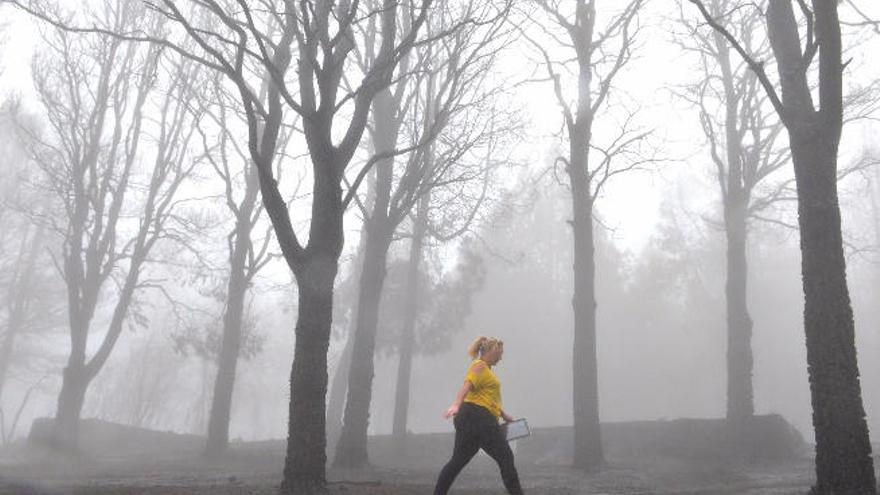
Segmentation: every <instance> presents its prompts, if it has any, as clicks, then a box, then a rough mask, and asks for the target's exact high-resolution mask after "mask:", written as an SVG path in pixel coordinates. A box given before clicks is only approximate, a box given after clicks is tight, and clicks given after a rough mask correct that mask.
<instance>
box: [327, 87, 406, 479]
mask: <svg viewBox="0 0 880 495" xmlns="http://www.w3.org/2000/svg"><path fill="white" fill-rule="evenodd" d="M399 107H400V100H399V99H396V98H395V96H394V95H393V93H392V92H391V90H390V89H388V88H385V89H383V90H382V91H380V92H379V93H378V94H377V95H376V98H375V100H374V101H373V121H374V130H373V133H372V140H373V147H374V149H375V151H376V153H385V152H390V151H391V150H393V149H394V147H395V145H396V143H397V136H398V133H399V131H400V125H401V119H400V118H399V116H398V112H399ZM393 172H394V158H385V159H383V160H380V161H379V162H378V163H377V164H376V198H375V203H374V204H373V210H372V212H371V214H370V216H369V217H368V218H367V219H366V220H364V230H365V231H366V244H365V246H364V261H363V266H362V268H361V278H360V284H359V288H358V305H357V315H356V327H355V332H354V344H353V348H352V354H351V369H350V370H349V374H348V397H347V399H346V401H345V415H344V417H343V421H342V434H341V435H340V437H339V442H338V443H337V445H336V456H335V458H334V463H335V464H336V465H338V466H345V467H357V466H363V465H365V464H367V463H368V462H369V459H368V455H367V428H368V426H369V423H370V402H371V400H372V395H373V374H374V372H373V369H374V363H373V354H374V352H375V349H376V327H377V325H378V321H379V304H380V302H381V299H382V286H383V285H384V284H385V273H386V259H387V257H388V248H389V247H390V246H391V241H392V236H393V234H394V229H395V228H396V224H395V223H394V221H393V220H392V219H391V218H390V214H389V211H388V210H389V204H390V199H391V188H392V183H393V180H394V174H393Z"/></svg>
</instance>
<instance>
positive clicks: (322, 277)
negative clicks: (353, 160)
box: [281, 218, 341, 495]
mask: <svg viewBox="0 0 880 495" xmlns="http://www.w3.org/2000/svg"><path fill="white" fill-rule="evenodd" d="M340 220H341V218H340ZM322 254H323V253H322ZM322 254H316V255H313V256H310V257H308V258H307V259H304V260H302V262H301V263H298V264H297V266H296V270H295V271H294V274H295V276H296V280H297V287H298V301H299V315H298V318H297V322H296V330H295V334H296V345H295V348H294V356H293V366H292V367H291V371H290V394H291V395H290V396H291V398H295V399H296V400H291V401H290V416H289V420H288V440H287V455H286V458H285V462H284V481H283V482H282V484H281V492H282V493H284V494H290V495H293V494H300V493H306V494H310V493H322V492H323V491H324V488H325V483H326V479H327V476H326V469H327V468H326V462H327V454H326V437H325V433H326V423H325V420H326V418H325V416H324V413H325V412H324V400H325V398H326V394H327V350H328V349H329V346H330V324H331V322H332V318H333V281H334V279H335V278H336V272H337V270H338V268H339V264H338V263H339V258H338V255H337V256H327V255H322Z"/></svg>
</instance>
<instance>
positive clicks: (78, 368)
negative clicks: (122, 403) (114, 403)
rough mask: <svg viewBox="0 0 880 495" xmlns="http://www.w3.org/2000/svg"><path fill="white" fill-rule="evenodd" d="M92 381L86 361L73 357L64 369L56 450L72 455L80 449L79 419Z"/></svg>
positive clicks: (57, 418) (56, 420)
mask: <svg viewBox="0 0 880 495" xmlns="http://www.w3.org/2000/svg"><path fill="white" fill-rule="evenodd" d="M90 381H91V380H90V379H89V375H88V372H87V371H86V366H85V363H84V360H81V359H76V357H74V356H71V359H70V361H69V362H68V364H67V367H66V368H64V373H63V377H62V382H61V393H60V394H59V395H58V411H57V412H56V413H55V425H54V431H53V438H52V443H53V446H54V447H55V448H57V449H60V450H62V451H66V452H70V453H73V452H76V451H77V450H78V449H79V418H80V414H81V413H82V408H83V402H85V397H86V390H87V389H88V386H89V382H90Z"/></svg>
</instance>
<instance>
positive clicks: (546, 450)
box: [0, 418, 880, 495]
mask: <svg viewBox="0 0 880 495" xmlns="http://www.w3.org/2000/svg"><path fill="white" fill-rule="evenodd" d="M768 421H769V423H768V424H771V425H772V424H776V426H774V427H773V428H771V429H764V430H756V431H757V432H758V433H759V434H756V435H755V438H757V439H759V440H760V441H759V442H758V443H754V442H753V443H752V444H750V446H749V448H751V449H752V450H751V451H750V452H752V453H751V454H747V455H737V456H730V455H729V450H730V449H729V448H728V447H720V446H721V445H734V444H732V443H730V438H728V437H724V436H723V435H722V434H721V433H723V431H722V430H721V429H719V427H718V425H717V422H716V423H713V422H705V421H686V422H677V421H670V422H662V423H630V424H620V425H607V426H606V425H603V437H604V438H605V440H603V444H605V445H606V458H607V461H608V463H607V465H606V466H605V468H604V469H601V470H598V471H597V472H594V473H582V472H580V471H576V470H574V469H572V468H570V467H568V466H567V460H566V459H567V458H568V457H569V455H570V452H571V431H570V429H564V428H557V429H544V430H535V431H533V435H532V437H530V438H528V439H526V440H525V441H523V443H521V444H519V445H514V449H515V452H516V459H517V468H518V470H519V473H520V479H521V481H522V484H523V487H524V489H525V492H526V493H528V494H532V495H543V494H548V495H574V494H595V495H612V494H620V495H622V494H627V495H630V494H631V495H636V494H639V495H643V494H657V495H673V494H675V495H679V494H681V495H686V494H690V495H703V494H705V495H726V494H744V495H789V494H790V495H794V494H798V495H804V494H806V493H807V492H808V491H809V489H810V486H811V484H812V481H813V465H812V461H811V459H810V450H811V449H809V448H807V447H808V446H806V445H805V444H804V443H803V442H802V440H800V439H798V438H794V440H795V442H794V443H791V442H789V441H788V440H791V436H790V435H789V433H790V432H789V430H788V428H789V427H788V426H786V424H784V422H780V421H778V420H774V419H772V418H770V419H768ZM84 428H85V429H86V430H87V438H88V439H89V441H88V442H85V443H86V446H85V447H84V450H83V453H82V454H81V455H78V456H75V457H73V458H71V457H70V456H65V457H61V456H59V455H57V454H52V453H51V452H49V451H48V450H46V449H45V448H41V447H39V446H35V445H34V444H29V443H25V442H22V443H19V444H17V445H14V446H12V447H10V448H7V449H2V450H0V495H7V494H9V495H11V494H15V495H135V494H143V495H209V494H210V495H263V494H265V495H269V494H272V495H275V494H276V493H278V487H279V486H280V483H281V472H282V468H283V462H284V453H285V452H284V451H285V445H286V443H285V442H283V441H269V442H246V443H234V444H232V445H231V448H230V451H229V453H228V455H226V456H224V458H223V459H222V460H219V461H216V460H215V461H207V460H205V459H204V458H203V457H202V456H201V453H202V450H201V449H202V448H203V445H204V439H202V438H201V437H194V436H183V435H175V434H170V433H163V432H153V431H149V430H138V429H134V428H130V427H124V426H121V425H114V424H107V423H100V422H96V423H94V424H91V423H88V424H86V425H85V426H84ZM773 431H781V432H783V434H782V435H779V434H777V435H776V437H777V440H774V441H773V442H767V441H766V439H768V438H772V437H773V436H774V434H773ZM719 432H721V433H719ZM786 432H789V433H786ZM779 438H783V439H787V440H785V441H781V440H779ZM452 440H453V439H452V435H451V434H423V435H412V436H411V438H408V439H407V442H408V443H407V452H406V455H403V456H400V455H399V454H395V455H392V453H391V452H392V449H391V448H390V445H391V444H390V442H389V440H388V439H387V438H382V437H371V440H370V460H371V462H372V463H373V466H372V467H370V468H365V469H360V470H339V469H334V468H330V469H329V470H328V480H329V481H330V483H329V491H330V493H331V494H332V495H392V494H394V495H416V494H430V493H432V491H433V483H434V480H435V479H436V476H437V473H438V472H439V470H440V468H441V467H442V465H443V463H444V462H445V460H446V459H447V458H448V456H449V455H450V454H451V452H452ZM740 443H742V442H740ZM780 445H782V446H783V447H784V448H783V447H779V446H780ZM740 447H742V445H740ZM755 453H757V455H764V456H765V458H764V459H762V460H757V459H756V458H755V456H754V454H755ZM770 454H772V455H770ZM733 459H735V460H733ZM878 464H880V463H878V462H876V461H875V465H878ZM503 493H505V492H504V489H503V485H502V483H501V477H500V475H499V473H498V469H497V466H495V464H494V463H493V462H492V460H491V459H490V458H488V456H486V455H485V454H478V455H477V457H475V458H474V460H473V461H472V462H471V463H470V464H469V465H468V466H467V467H466V468H465V470H464V471H463V472H462V474H461V475H460V476H459V478H458V479H457V480H456V483H455V485H453V488H452V490H451V491H450V494H458V495H477V494H480V495H501V494H503Z"/></svg>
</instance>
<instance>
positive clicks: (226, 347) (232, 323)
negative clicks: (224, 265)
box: [205, 215, 250, 456]
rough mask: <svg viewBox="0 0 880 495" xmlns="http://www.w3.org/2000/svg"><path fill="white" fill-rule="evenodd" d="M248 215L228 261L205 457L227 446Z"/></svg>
mask: <svg viewBox="0 0 880 495" xmlns="http://www.w3.org/2000/svg"><path fill="white" fill-rule="evenodd" d="M249 216H250V215H248V216H247V217H243V220H244V222H242V221H239V222H238V225H237V226H236V235H235V246H234V248H233V252H232V256H231V257H230V272H229V284H228V287H227V292H226V313H225V314H224V315H223V341H222V342H221V345H220V355H219V356H218V362H217V379H216V380H215V381H214V395H213V400H212V403H211V415H210V417H209V419H208V440H207V443H206V445H205V454H206V455H208V456H219V455H221V454H222V453H223V452H224V451H225V450H226V448H227V446H228V445H229V418H230V414H231V410H232V392H233V390H234V389H235V371H236V368H237V365H238V355H239V352H240V350H241V330H242V316H243V314H244V299H245V295H246V294H247V286H248V281H247V275H246V273H245V263H246V258H247V252H248V245H249V244H250V232H248V231H247V230H248V228H247V226H246V225H244V223H245V222H249V221H250V218H249Z"/></svg>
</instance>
